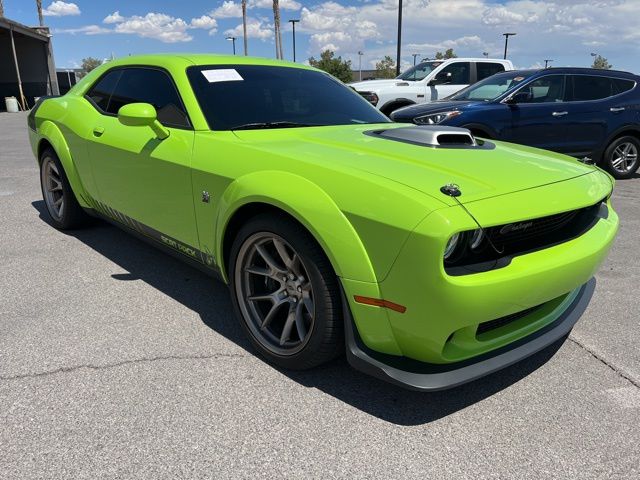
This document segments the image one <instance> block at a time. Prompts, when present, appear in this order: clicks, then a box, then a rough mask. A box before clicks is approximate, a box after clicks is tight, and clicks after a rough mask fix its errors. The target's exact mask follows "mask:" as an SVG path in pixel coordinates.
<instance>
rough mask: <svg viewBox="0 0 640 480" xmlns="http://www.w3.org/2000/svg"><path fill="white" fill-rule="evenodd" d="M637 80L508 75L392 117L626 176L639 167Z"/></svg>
mask: <svg viewBox="0 0 640 480" xmlns="http://www.w3.org/2000/svg"><path fill="white" fill-rule="evenodd" d="M638 78H639V77H638V76H636V75H633V74H631V73H627V72H618V71H612V70H595V69H592V68H548V69H543V70H519V71H518V70H516V71H509V72H504V73H498V74H496V75H493V76H491V77H488V78H486V79H484V80H482V81H480V82H478V83H476V84H474V85H471V86H469V87H467V88H465V89H463V90H460V91H459V92H457V93H455V94H453V95H451V96H449V97H447V98H445V99H443V100H439V101H436V102H432V103H427V104H421V105H412V106H410V107H405V108H401V109H400V110H396V111H395V112H393V113H392V114H391V118H392V120H394V121H396V122H412V123H415V124H417V125H435V124H439V125H450V126H457V127H465V128H468V129H469V130H471V132H472V133H473V134H474V135H476V136H478V137H482V138H490V139H496V140H505V141H508V142H514V143H521V144H524V145H530V146H533V147H539V148H544V149H547V150H553V151H556V152H560V153H565V154H568V155H571V156H574V157H578V158H581V159H587V161H589V160H590V161H592V162H594V163H597V164H598V165H600V166H601V167H603V168H605V169H606V170H608V171H609V172H610V173H611V174H612V175H613V176H614V177H616V178H630V177H632V176H633V175H634V174H635V172H636V170H638V166H639V165H640V158H638V154H639V153H640V110H639V109H640V92H639V91H638V88H637V84H638Z"/></svg>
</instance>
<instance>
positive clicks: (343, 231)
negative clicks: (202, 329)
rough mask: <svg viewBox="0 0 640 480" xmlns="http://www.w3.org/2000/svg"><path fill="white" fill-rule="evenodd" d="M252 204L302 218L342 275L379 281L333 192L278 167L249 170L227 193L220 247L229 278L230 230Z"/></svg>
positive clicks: (219, 231)
mask: <svg viewBox="0 0 640 480" xmlns="http://www.w3.org/2000/svg"><path fill="white" fill-rule="evenodd" d="M283 186H286V188H283ZM249 203H266V204H269V205H273V206H275V207H277V208H280V209H281V210H283V211H285V212H287V213H288V214H290V215H291V216H292V217H294V218H295V219H296V220H298V221H299V222H300V223H301V224H302V225H304V226H305V227H306V228H307V230H308V231H309V232H311V234H312V235H313V236H314V238H315V239H316V241H317V242H318V243H319V244H320V246H321V247H322V249H323V250H324V252H325V253H326V255H327V257H328V258H329V261H330V262H331V264H332V265H333V268H334V270H335V272H336V274H337V275H338V276H339V277H343V278H347V279H352V280H358V281H360V282H371V283H375V282H376V277H375V274H374V270H373V267H372V265H371V261H370V259H369V256H368V255H367V252H366V250H365V248H364V246H363V244H362V241H361V240H360V237H359V236H358V234H357V233H356V231H355V229H354V228H353V226H352V225H351V223H350V222H349V220H348V219H347V218H346V217H345V215H344V214H343V213H342V211H341V210H340V209H339V208H338V206H337V205H336V204H335V202H334V201H333V200H332V199H331V197H330V196H329V195H327V193H326V192H325V191H324V190H322V189H321V188H320V187H319V186H318V185H316V184H314V183H313V182H311V181H309V180H307V179H306V178H303V177H301V176H299V175H295V174H292V173H288V172H284V171H275V170H272V171H261V172H254V173H249V174H247V175H244V176H242V177H240V178H238V179H236V180H235V181H233V182H232V183H231V184H229V186H228V187H227V189H226V190H225V192H224V193H223V194H222V197H221V200H220V203H219V206H218V212H217V215H216V235H215V242H216V250H215V251H216V254H217V264H218V265H219V266H220V267H221V269H222V275H223V277H224V278H225V279H226V278H227V276H226V272H225V271H224V258H223V255H224V253H223V241H224V235H225V231H226V228H227V225H228V224H229V220H230V219H231V217H232V216H233V214H234V213H235V212H236V211H237V210H238V209H239V208H241V207H242V206H244V205H247V204H249Z"/></svg>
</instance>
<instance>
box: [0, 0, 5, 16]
mask: <svg viewBox="0 0 640 480" xmlns="http://www.w3.org/2000/svg"><path fill="white" fill-rule="evenodd" d="M0 17H4V5H3V4H2V0H0Z"/></svg>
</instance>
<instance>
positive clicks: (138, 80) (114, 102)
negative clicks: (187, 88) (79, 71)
mask: <svg viewBox="0 0 640 480" xmlns="http://www.w3.org/2000/svg"><path fill="white" fill-rule="evenodd" d="M138 102H143V103H150V104H151V105H153V106H154V107H155V109H156V112H158V120H159V121H160V123H162V124H164V125H167V126H172V127H188V126H189V120H188V117H187V114H186V113H185V111H184V107H183V105H182V102H181V101H180V97H179V96H178V92H177V91H176V88H175V87H174V85H173V82H172V81H171V78H170V77H169V75H168V74H167V73H165V72H163V71H161V70H154V69H151V68H125V69H122V75H121V76H120V80H119V81H118V84H117V85H116V88H115V90H114V92H113V95H111V100H110V101H109V106H108V107H107V109H106V111H107V112H108V113H112V114H114V115H116V114H117V113H118V110H119V109H120V107H122V106H123V105H127V104H129V103H138Z"/></svg>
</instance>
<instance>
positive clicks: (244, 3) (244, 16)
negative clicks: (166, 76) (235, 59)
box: [0, 0, 248, 57]
mask: <svg viewBox="0 0 640 480" xmlns="http://www.w3.org/2000/svg"><path fill="white" fill-rule="evenodd" d="M0 1H2V0H0ZM242 34H243V39H244V56H245V57H246V56H247V55H248V53H247V0H242Z"/></svg>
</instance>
